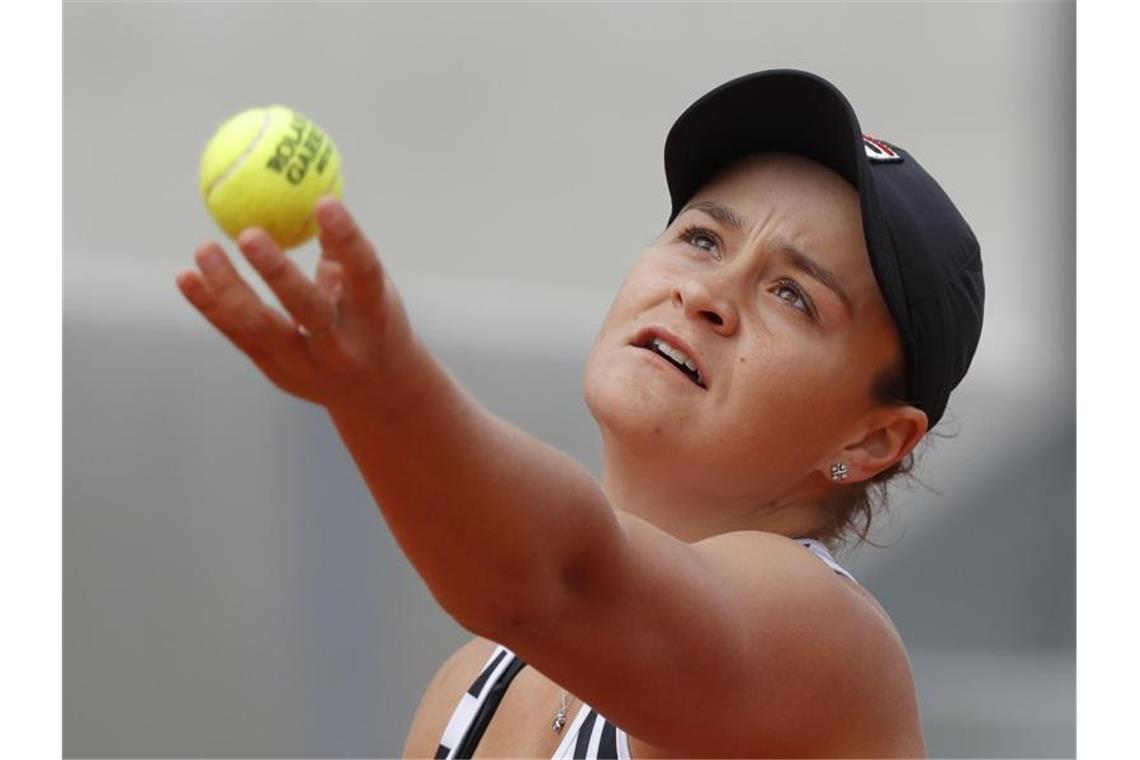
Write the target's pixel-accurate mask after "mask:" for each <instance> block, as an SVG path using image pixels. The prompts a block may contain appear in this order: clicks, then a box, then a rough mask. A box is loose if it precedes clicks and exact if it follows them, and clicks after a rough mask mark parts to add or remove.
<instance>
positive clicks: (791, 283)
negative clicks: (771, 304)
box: [775, 280, 816, 319]
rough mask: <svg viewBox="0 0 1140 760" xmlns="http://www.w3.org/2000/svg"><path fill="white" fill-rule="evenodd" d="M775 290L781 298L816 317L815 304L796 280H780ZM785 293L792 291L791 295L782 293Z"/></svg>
mask: <svg viewBox="0 0 1140 760" xmlns="http://www.w3.org/2000/svg"><path fill="white" fill-rule="evenodd" d="M775 292H776V293H777V295H778V297H779V298H780V299H781V300H783V301H786V302H787V303H788V304H790V305H791V306H792V308H795V309H799V310H800V311H802V312H804V313H805V314H807V315H808V316H809V317H811V318H812V319H815V316H816V315H815V305H814V304H812V302H811V298H809V297H808V294H807V293H805V292H804V291H803V289H802V288H801V287H800V286H799V285H798V284H796V281H795V280H780V281H779V282H777V283H776V288H775ZM783 293H790V294H791V295H790V296H786V295H782V294H783Z"/></svg>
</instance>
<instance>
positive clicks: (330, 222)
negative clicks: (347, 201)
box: [320, 196, 348, 232]
mask: <svg viewBox="0 0 1140 760" xmlns="http://www.w3.org/2000/svg"><path fill="white" fill-rule="evenodd" d="M326 197H329V198H334V196H326ZM320 221H321V226H322V227H323V228H325V229H326V230H331V231H334V232H336V231H339V230H342V229H344V227H345V225H346V224H347V223H348V214H347V213H345V210H344V206H342V205H341V204H340V203H323V204H321V219H320Z"/></svg>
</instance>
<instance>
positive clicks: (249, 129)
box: [198, 106, 342, 249]
mask: <svg viewBox="0 0 1140 760" xmlns="http://www.w3.org/2000/svg"><path fill="white" fill-rule="evenodd" d="M198 180H199V187H200V189H201V191H202V199H203V200H204V201H205V202H206V208H208V209H209V210H210V215H211V216H213V217H214V221H215V222H217V223H218V226H219V227H221V228H222V230H223V231H224V232H225V233H226V234H227V235H229V236H230V237H231V238H235V239H236V238H237V236H238V233H240V232H241V231H242V230H244V229H245V228H246V227H251V226H257V227H261V228H263V229H264V230H265V231H266V232H268V233H269V234H270V235H271V236H272V237H273V239H274V240H276V241H277V244H278V245H280V246H281V247H282V248H283V249H284V248H294V247H296V246H298V245H301V244H302V243H304V242H305V241H306V240H308V239H310V238H311V237H313V235H315V234H317V231H318V230H317V222H316V219H315V218H314V216H313V210H314V208H315V206H316V202H317V199H319V198H320V197H321V196H322V195H326V194H328V193H332V194H333V195H335V196H336V197H338V198H339V197H340V196H341V189H342V180H341V175H340V153H338V152H337V149H336V146H335V145H333V142H332V140H331V139H329V136H328V135H326V134H325V133H324V132H323V131H321V129H320V128H318V127H317V125H316V124H314V123H313V122H312V121H310V120H309V119H307V118H306V117H304V116H302V115H301V114H299V113H297V112H296V111H294V110H293V109H291V108H286V107H285V106H270V107H268V108H251V109H249V110H248V111H243V112H241V113H239V114H238V115H237V116H234V117H233V118H232V119H230V120H229V121H227V122H226V123H225V124H223V125H222V126H221V127H219V128H218V131H217V132H216V133H215V134H214V136H213V137H212V138H210V142H209V143H207V144H206V149H205V150H204V151H203V152H202V165H201V169H200V171H199V177H198Z"/></svg>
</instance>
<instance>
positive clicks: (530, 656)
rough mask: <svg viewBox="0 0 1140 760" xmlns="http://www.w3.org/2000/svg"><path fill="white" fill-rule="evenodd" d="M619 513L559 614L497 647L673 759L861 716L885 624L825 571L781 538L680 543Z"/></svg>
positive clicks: (732, 749) (769, 746)
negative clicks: (615, 531)
mask: <svg viewBox="0 0 1140 760" xmlns="http://www.w3.org/2000/svg"><path fill="white" fill-rule="evenodd" d="M617 514H618V515H619V522H620V524H621V527H622V530H621V531H620V532H621V533H622V536H621V537H620V538H618V539H615V540H614V541H613V542H612V544H613V545H612V546H611V547H610V548H608V549H607V548H606V547H604V546H603V547H598V548H597V552H598V555H597V558H596V562H595V564H594V565H593V566H591V567H590V568H589V571H588V572H586V573H584V574H583V575H582V578H584V580H581V579H580V583H579V584H578V587H577V588H576V589H575V590H574V592H573V593H567V595H566V597H565V599H566V601H565V602H564V603H563V604H562V605H561V606H560V609H559V610H558V612H557V613H556V614H554V615H551V616H550V619H549V620H547V621H544V622H543V624H542V625H539V626H536V625H529V626H525V627H524V626H518V627H517V628H516V630H512V631H501V632H498V635H499V637H498V639H497V640H499V641H501V642H502V643H504V644H506V645H507V646H509V647H511V648H512V649H514V651H516V652H517V653H518V654H519V655H520V656H521V657H522V658H523V659H524V660H526V661H527V662H528V663H530V664H531V665H533V666H534V667H535V668H537V669H538V670H540V671H542V672H543V673H545V674H546V675H547V676H548V677H550V678H551V679H553V680H555V681H556V682H558V683H559V684H561V685H562V686H564V687H565V688H566V689H568V690H569V691H572V692H573V693H574V694H575V695H576V696H578V697H579V698H580V699H582V700H583V701H585V702H587V703H589V704H590V705H591V706H592V707H594V708H596V709H597V710H598V711H599V712H600V713H601V714H603V715H605V716H606V717H607V718H608V719H609V720H611V721H612V722H614V723H616V724H618V725H620V726H621V727H622V728H623V729H624V730H626V731H627V732H629V733H630V734H632V735H634V736H636V737H638V738H639V739H642V740H643V741H646V742H649V743H651V744H653V745H656V746H658V747H661V748H665V749H668V750H669V751H673V752H682V753H685V754H690V755H696V754H706V755H707V754H712V755H721V756H728V755H734V754H739V753H740V752H742V751H743V752H746V753H747V752H751V753H756V752H759V751H764V752H776V753H780V754H790V753H792V752H794V751H795V750H794V749H792V747H793V746H797V745H798V746H799V748H800V749H802V747H803V735H802V729H803V727H804V725H805V721H804V718H805V716H810V719H811V721H812V722H813V724H814V725H815V726H818V725H820V724H821V723H822V725H826V726H827V727H828V732H829V733H830V734H831V735H832V736H834V735H836V734H837V733H842V732H844V731H846V730H847V728H848V726H847V725H846V723H847V722H849V721H855V720H858V719H859V716H858V713H856V711H855V710H854V709H853V707H854V706H855V705H858V704H860V702H861V700H862V698H863V697H865V696H866V695H867V692H868V688H869V686H870V685H871V684H873V683H874V682H875V675H876V674H875V667H874V662H875V657H874V656H872V651H873V649H874V648H875V647H878V648H880V649H881V641H882V639H883V636H884V630H883V623H882V620H881V618H879V617H878V616H877V615H874V614H872V613H871V612H870V611H869V610H868V609H867V607H868V605H867V603H866V602H864V601H862V600H860V599H858V598H857V596H856V594H855V593H854V592H853V591H851V590H850V589H848V588H845V586H844V585H843V583H842V582H841V581H840V580H839V576H838V575H835V574H834V571H832V570H831V569H830V568H828V567H827V566H826V565H825V564H824V563H822V562H820V561H819V559H818V558H816V557H815V556H813V555H812V554H811V553H810V552H808V551H807V550H805V549H804V548H803V547H802V546H800V545H799V544H797V543H795V542H794V541H792V540H790V539H788V538H785V537H783V536H779V535H776V534H771V533H762V532H759V531H741V532H736V533H729V534H722V535H719V536H715V537H712V538H709V539H706V540H704V541H701V542H698V543H695V544H687V543H684V542H682V541H679V540H678V539H676V538H674V537H673V536H671V535H669V534H668V533H666V532H664V531H662V530H660V529H659V528H657V527H656V526H654V525H652V524H651V523H648V522H646V521H644V520H641V519H639V518H636V517H631V516H629V515H625V514H624V513H620V512H619V513H617ZM760 741H762V742H763V744H762V745H760V744H758V742H760ZM790 742H796V743H797V744H796V745H793V744H791V743H790ZM785 747H786V748H788V749H787V750H785V751H783V752H781V749H782V748H785Z"/></svg>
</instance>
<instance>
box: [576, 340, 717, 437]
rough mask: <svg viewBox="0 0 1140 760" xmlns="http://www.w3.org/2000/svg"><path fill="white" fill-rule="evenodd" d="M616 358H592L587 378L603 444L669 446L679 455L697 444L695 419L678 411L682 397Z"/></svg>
mask: <svg viewBox="0 0 1140 760" xmlns="http://www.w3.org/2000/svg"><path fill="white" fill-rule="evenodd" d="M612 359H613V357H609V358H608V359H607V358H606V357H603V356H600V355H599V354H597V353H593V354H591V355H590V357H589V359H588V360H587V362H586V371H585V376H584V379H583V392H584V396H585V401H586V407H587V408H588V409H589V410H590V414H591V415H592V416H593V418H594V421H595V422H596V423H597V424H598V428H599V429H600V430H601V433H602V437H603V439H604V440H605V441H607V443H619V444H620V445H622V446H644V447H647V450H652V449H653V448H660V447H661V446H668V447H669V448H670V450H671V451H674V452H677V453H679V450H680V449H681V448H684V447H685V445H686V444H687V443H692V442H693V441H694V440H695V439H696V436H694V435H693V429H692V420H691V419H689V415H688V414H687V413H686V412H685V410H682V409H679V408H678V403H677V402H678V399H677V397H676V396H675V395H673V394H670V393H669V392H668V391H667V389H663V388H662V386H661V385H660V384H659V381H658V380H656V379H655V378H653V377H652V376H646V375H642V374H639V373H638V372H637V371H636V368H635V367H631V366H629V365H627V364H626V363H625V362H623V361H620V360H619V361H613V360H612ZM682 432H683V433H684V435H681V433H682Z"/></svg>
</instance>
